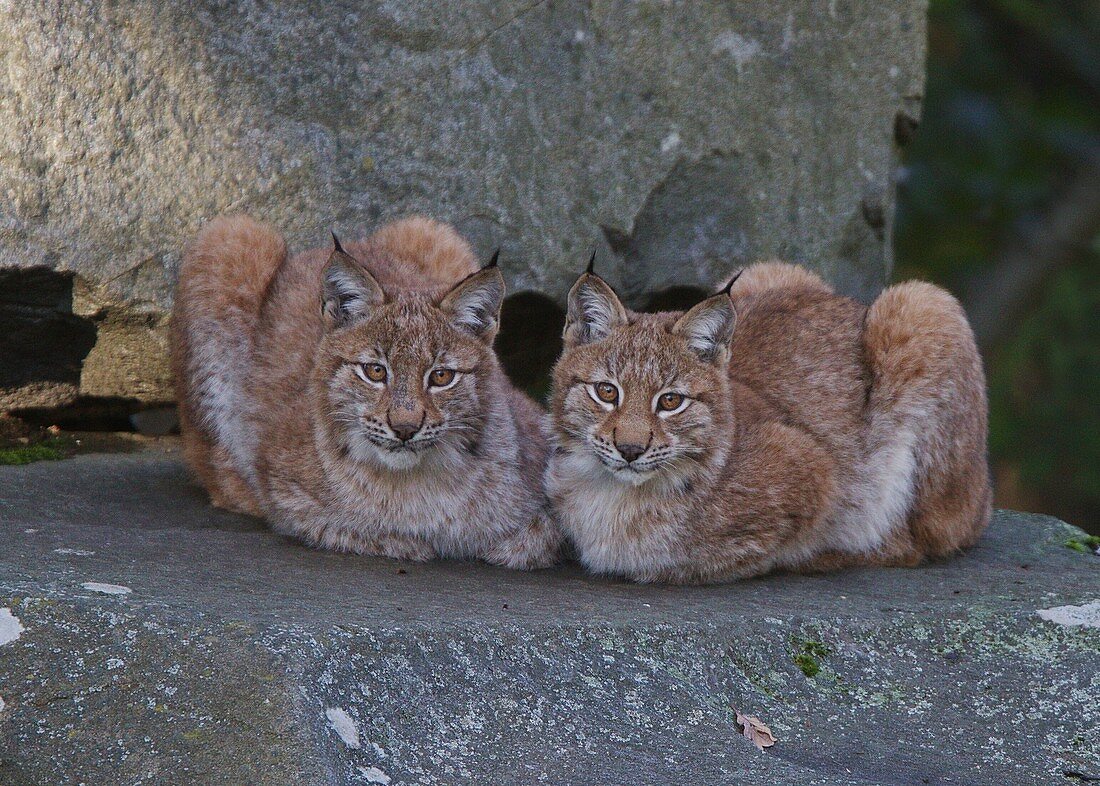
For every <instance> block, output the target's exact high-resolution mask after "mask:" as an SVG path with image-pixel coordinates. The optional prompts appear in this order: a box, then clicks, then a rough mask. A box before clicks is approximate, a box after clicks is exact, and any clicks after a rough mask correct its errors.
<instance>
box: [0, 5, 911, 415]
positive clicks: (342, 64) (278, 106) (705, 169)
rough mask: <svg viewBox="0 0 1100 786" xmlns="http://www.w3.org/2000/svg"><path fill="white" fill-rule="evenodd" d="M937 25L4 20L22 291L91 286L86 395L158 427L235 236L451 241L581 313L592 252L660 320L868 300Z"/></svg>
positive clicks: (405, 14) (600, 11)
mask: <svg viewBox="0 0 1100 786" xmlns="http://www.w3.org/2000/svg"><path fill="white" fill-rule="evenodd" d="M924 12H925V2H924V1H923V0H899V1H898V2H890V3H882V2H876V0H828V1H827V2H826V0H791V1H790V2H784V3H775V2H772V1H771V0H743V1H742V2H738V3H735V4H730V3H725V2H722V3H719V2H711V1H708V2H680V1H678V2H668V1H667V0H644V1H643V2H634V1H633V0H630V1H628V0H612V1H610V2H607V1H604V0H601V1H600V2H595V3H561V2H545V0H516V1H515V2H503V1H500V0H494V1H493V2H489V1H488V0H477V1H476V2H469V0H415V1H413V2H410V1H409V0H400V2H397V1H392V2H381V3H364V2H351V1H350V0H342V1H339V2H320V1H319V0H309V1H303V2H257V1H255V0H250V1H248V2H234V3H230V2H222V1H220V0H202V1H201V2H185V1H184V0H167V1H166V2H156V3H152V2H138V1H137V0H122V2H112V3H108V2H102V0H71V1H68V2H59V0H0V64H2V67H0V195H2V198H0V268H2V267H6V266H14V267H19V268H25V267H34V266H43V267H45V268H47V269H52V270H60V271H71V272H72V273H75V275H76V293H75V299H74V302H73V312H74V313H75V315H76V316H77V317H81V318H84V319H86V320H88V322H89V324H91V325H93V326H95V327H97V328H98V331H99V332H98V340H97V341H96V343H95V346H94V348H93V349H92V351H91V354H90V355H89V356H88V358H87V361H86V363H85V373H84V375H83V377H82V378H81V379H80V381H79V391H80V392H81V393H82V394H84V395H89V396H100V397H132V398H135V399H137V400H139V401H160V400H165V399H167V398H168V397H169V388H168V374H167V371H166V366H165V363H164V357H163V355H164V336H163V334H164V330H165V324H164V314H165V311H166V309H167V308H168V307H169V304H170V300H171V292H172V285H173V283H174V280H175V271H176V269H177V266H178V262H179V258H180V252H181V247H182V245H183V244H184V242H185V239H186V238H188V237H189V236H191V235H192V234H193V233H194V232H195V231H196V230H198V229H199V227H200V226H201V224H202V222H203V221H204V220H206V219H209V218H210V217H212V216H214V215H216V214H219V213H225V212H230V211H241V210H247V211H250V212H252V213H254V214H256V215H257V216H259V217H261V218H263V219H266V220H269V221H271V222H273V223H275V224H276V225H278V226H280V227H281V228H282V229H283V230H284V231H285V232H286V233H287V234H288V235H289V237H290V238H291V240H292V243H293V245H294V246H295V247H297V248H302V247H304V246H306V245H316V244H318V243H324V242H326V238H327V232H328V230H329V229H330V228H335V229H337V230H339V231H340V232H341V233H346V234H349V235H355V234H357V233H360V232H366V231H368V230H369V229H370V228H371V227H373V226H375V225H377V224H378V223H379V222H381V221H383V220H385V219H388V218H391V217H395V216H398V215H401V214H405V213H408V212H410V211H422V212H426V213H429V214H432V215H435V216H437V217H439V218H442V219H446V220H450V221H453V222H455V223H456V224H458V226H459V227H460V228H461V229H462V231H463V232H464V233H466V234H467V235H468V236H470V237H471V238H472V239H473V240H474V242H475V243H476V245H477V247H478V249H479V251H480V252H481V253H482V254H487V253H488V252H489V251H490V250H491V249H492V248H493V247H494V246H497V245H502V246H503V247H504V254H503V259H504V262H503V264H504V269H505V271H506V273H507V275H508V278H509V282H510V285H511V288H512V291H522V290H536V291H541V292H543V293H545V294H547V295H549V296H550V297H551V298H553V299H555V300H558V301H560V300H562V298H563V296H564V293H565V291H566V289H567V286H568V284H569V283H570V282H571V280H572V278H573V277H574V276H575V275H576V273H577V271H578V269H579V268H580V267H582V266H583V260H585V259H586V258H587V257H588V254H589V252H590V250H591V249H592V247H593V245H594V244H598V245H600V246H601V247H602V248H603V255H602V257H601V263H600V267H601V272H602V273H604V274H605V275H606V276H607V277H608V278H609V279H611V280H612V281H614V282H615V283H617V284H619V285H621V286H622V288H623V291H624V292H625V293H626V294H627V295H628V296H629V298H630V300H631V301H632V302H633V303H635V304H640V303H641V302H644V298H645V296H646V294H647V293H652V292H653V291H654V290H656V289H660V288H663V287H667V286H670V285H674V284H675V285H696V286H703V287H709V286H711V285H713V284H714V282H715V281H716V280H717V279H719V278H720V277H722V276H723V275H725V274H726V273H727V272H728V271H729V270H730V269H732V268H735V267H736V266H739V265H741V264H744V263H746V262H749V261H752V260H754V259H756V258H759V257H771V256H780V257H785V258H788V259H791V260H795V261H800V262H804V263H806V264H809V265H811V266H813V267H815V268H817V269H819V270H821V271H823V272H824V273H825V274H826V275H827V276H829V277H830V278H831V279H833V280H834V281H836V282H837V283H838V285H839V286H840V287H841V288H842V289H843V290H844V291H846V292H850V293H853V294H856V295H859V296H861V297H868V296H870V295H872V294H873V293H874V292H875V291H877V289H878V288H879V287H880V286H881V285H882V283H883V282H884V281H885V280H886V277H887V275H888V273H889V269H890V251H889V248H890V226H891V219H892V214H893V189H892V183H891V176H892V173H893V171H894V168H895V164H896V156H895V153H896V151H895V141H894V138H893V129H894V127H895V118H896V116H897V115H898V114H899V113H901V114H902V115H904V116H906V117H915V116H916V115H917V114H918V113H919V103H920V97H921V92H922V89H923V64H924V45H925V42H924V38H925V22H924ZM60 390H61V389H60V388H56V389H55V391H54V392H55V394H57V393H58V392H59V391H60Z"/></svg>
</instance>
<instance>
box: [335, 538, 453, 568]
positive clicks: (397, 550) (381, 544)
mask: <svg viewBox="0 0 1100 786" xmlns="http://www.w3.org/2000/svg"><path fill="white" fill-rule="evenodd" d="M316 545H318V546H320V547H321V548H326V549H332V550H333V551H350V552H352V553H354V554H362V555H364V556H368V557H389V558H390V559H401V560H406V561H408V562H427V561H428V560H432V559H435V558H436V557H438V556H439V555H438V554H437V553H436V550H435V548H433V547H432V545H431V544H430V543H427V542H425V541H423V540H420V539H419V538H410V537H407V536H405V535H377V534H363V533H358V532H354V531H351V530H340V531H336V532H334V531H332V530H327V531H326V532H324V533H323V534H322V535H321V537H320V538H319V540H318V542H317V543H316Z"/></svg>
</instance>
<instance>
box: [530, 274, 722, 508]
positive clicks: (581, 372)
mask: <svg viewBox="0 0 1100 786" xmlns="http://www.w3.org/2000/svg"><path fill="white" fill-rule="evenodd" d="M735 322H736V315H735V313H734V310H733V303H732V301H731V300H730V297H729V293H728V289H727V291H724V292H722V293H720V294H718V295H715V296H713V297H710V298H707V299H706V300H704V301H703V302H701V303H699V304H698V305H697V306H695V307H694V308H692V309H691V310H690V311H688V312H687V313H686V314H683V315H680V314H674V313H663V314H636V313H631V312H628V311H627V310H626V309H625V308H624V307H623V305H622V303H621V302H620V301H619V298H618V297H617V296H616V295H615V292H614V291H613V290H612V289H611V287H610V286H608V285H607V283H606V282H604V281H603V279H601V278H600V277H599V276H596V275H595V274H593V273H591V272H587V273H585V274H584V275H582V276H581V277H580V279H579V280H578V281H577V283H576V284H575V285H574V286H573V288H572V290H570V292H569V306H568V315H567V317H566V323H565V351H564V352H563V353H562V356H561V358H560V359H559V361H558V363H557V366H556V367H555V369H554V392H553V400H552V411H553V416H554V420H555V426H556V428H557V431H558V434H559V436H560V438H561V440H562V447H563V448H564V450H565V453H566V456H567V460H569V461H572V462H575V464H576V466H577V467H578V468H579V469H580V470H581V471H582V472H585V471H591V472H606V473H608V474H609V475H610V476H611V477H613V478H614V479H616V480H618V481H621V482H624V483H628V484H631V485H634V486H641V485H643V484H646V483H648V482H650V481H654V482H657V483H661V484H662V486H663V487H671V488H680V487H682V486H683V484H684V483H685V482H687V481H688V480H689V479H690V477H691V476H692V474H693V470H695V469H696V468H698V467H699V466H700V465H701V464H702V463H704V462H706V461H707V459H708V457H711V456H713V455H715V452H716V451H718V450H720V449H721V448H720V446H721V445H725V444H728V440H729V437H728V434H726V433H723V432H724V431H725V430H726V429H728V422H729V406H730V404H729V386H728V382H727V379H726V366H727V364H728V362H729V352H730V342H731V340H732V338H733V329H734V324H735ZM586 462H587V464H588V465H589V467H590V468H589V469H587V470H586V468H585V463H586Z"/></svg>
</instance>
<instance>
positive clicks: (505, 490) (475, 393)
mask: <svg viewBox="0 0 1100 786" xmlns="http://www.w3.org/2000/svg"><path fill="white" fill-rule="evenodd" d="M503 297H504V281H503V279H502V277H501V274H500V272H499V270H497V269H496V267H495V265H491V266H489V267H486V268H484V269H481V270H479V269H478V266H477V265H476V264H475V261H474V257H473V254H472V252H471V250H470V248H469V246H468V244H467V243H466V242H465V241H464V240H462V238H460V237H459V236H458V235H457V234H456V233H455V232H454V230H453V229H451V228H450V227H449V226H446V225H443V224H439V223H437V222H434V221H431V220H428V219H425V218H418V217H414V218H410V219H406V220H403V221H399V222H396V223H393V224H390V225H388V226H386V227H383V228H382V229H381V230H379V231H378V232H376V233H375V234H374V235H372V236H371V237H369V238H368V239H366V240H364V241H362V242H357V243H350V244H348V247H347V250H345V249H343V248H342V247H341V246H340V244H339V241H337V242H336V246H335V248H334V249H333V250H332V251H331V252H330V251H325V250H315V251H308V252H305V253H303V254H300V255H298V256H297V257H294V258H288V256H287V248H286V243H285V242H284V241H283V239H282V238H281V237H280V236H279V234H278V233H277V232H276V231H275V230H273V229H271V228H270V227H267V226H265V225H262V224H259V223H257V222H255V221H253V220H252V219H250V218H247V217H231V218H221V219H217V220H215V221H213V222H211V224H210V225H209V226H208V227H207V228H206V229H205V230H204V231H203V232H202V233H201V234H200V235H199V236H198V238H197V239H196V240H195V241H194V243H193V244H192V246H191V248H190V249H189V251H188V253H187V254H186V257H185V259H184V263H183V268H182V270H181V274H180V282H179V288H178V291H177V296H176V303H175V309H174V313H173V318H172V356H173V363H174V368H175V376H176V384H177V389H178V395H179V401H180V411H181V421H182V427H183V439H184V449H185V455H186V458H187V461H188V464H189V465H190V466H191V467H192V469H193V470H194V472H195V474H196V475H197V476H198V478H199V479H200V481H201V482H202V483H203V484H204V485H205V487H206V488H207V490H208V491H209V493H210V495H211V499H212V500H213V502H214V503H215V504H216V505H219V506H222V507H225V508H229V509H230V510H235V511H241V512H245V513H251V514H254V515H262V516H264V517H265V518H266V519H267V520H268V521H269V522H270V523H271V525H272V526H273V527H274V528H275V529H277V530H279V531H281V532H284V533H287V534H289V535H293V536H296V537H298V538H301V539H302V540H304V541H305V542H306V543H309V544H312V545H315V546H319V547H323V548H330V549H337V550H342V551H354V552H359V553H363V554H379V555H384V556H389V557H396V558H403V559H411V560H426V559H430V558H433V557H437V556H446V557H458V558H481V559H485V560H488V561H490V562H493V563H496V564H500V565H506V566H509V567H515V568H531V567H540V566H545V565H549V564H551V563H552V562H553V561H554V560H555V558H556V555H557V552H558V547H559V542H560V539H561V538H560V534H559V533H558V530H557V529H556V528H555V527H554V526H553V525H552V523H551V520H550V518H549V517H548V514H547V501H546V498H545V494H544V492H543V490H542V489H543V487H542V483H541V478H542V475H543V471H544V469H545V465H546V459H547V453H548V441H547V436H546V435H545V434H544V433H543V430H542V429H541V427H540V419H541V411H540V410H539V408H538V407H537V405H536V404H535V403H534V402H532V401H530V400H529V399H527V398H526V397H525V396H524V395H522V394H521V393H519V392H518V391H516V390H515V389H513V388H512V386H511V385H510V384H509V383H508V381H507V379H506V378H505V376H504V373H503V371H502V370H501V368H500V365H499V363H498V362H497V359H496V357H495V355H494V353H493V350H492V341H493V337H494V336H495V334H496V331H497V327H498V324H499V311H500V306H501V302H502V300H503Z"/></svg>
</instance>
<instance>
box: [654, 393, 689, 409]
mask: <svg viewBox="0 0 1100 786" xmlns="http://www.w3.org/2000/svg"><path fill="white" fill-rule="evenodd" d="M683 403H684V397H683V396H682V395H681V394H679V393H662V394H661V397H660V398H658V399H657V409H658V410H660V411H661V412H672V411H673V410H676V409H679V408H680V405H681V404H683Z"/></svg>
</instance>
